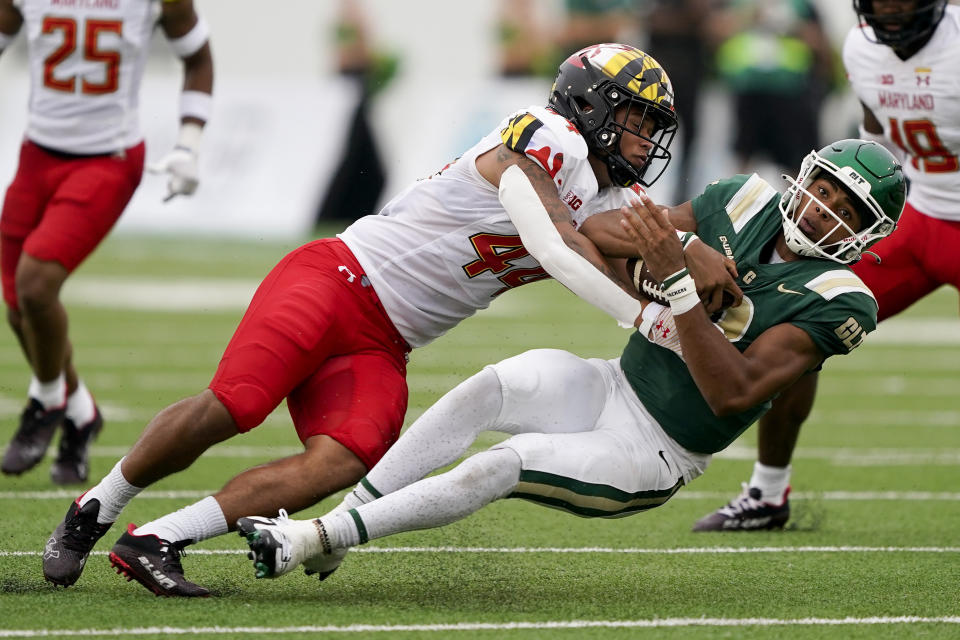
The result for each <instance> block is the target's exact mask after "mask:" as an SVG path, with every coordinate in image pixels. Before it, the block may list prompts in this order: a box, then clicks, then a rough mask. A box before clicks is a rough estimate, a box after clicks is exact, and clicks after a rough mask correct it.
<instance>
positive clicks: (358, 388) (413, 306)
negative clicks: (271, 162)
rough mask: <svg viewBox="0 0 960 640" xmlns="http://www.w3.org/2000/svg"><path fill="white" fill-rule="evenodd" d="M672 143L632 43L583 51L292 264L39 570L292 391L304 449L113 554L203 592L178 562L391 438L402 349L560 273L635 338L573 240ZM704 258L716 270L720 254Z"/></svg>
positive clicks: (611, 292)
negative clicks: (473, 136) (471, 142)
mask: <svg viewBox="0 0 960 640" xmlns="http://www.w3.org/2000/svg"><path fill="white" fill-rule="evenodd" d="M675 131H676V117H675V114H674V108H673V91H672V88H671V86H670V81H669V79H668V77H667V75H666V73H665V72H664V70H663V69H662V68H661V67H660V65H659V64H657V62H656V61H655V60H653V59H652V58H651V57H650V56H648V55H646V54H645V53H643V52H642V51H639V50H637V49H635V48H633V47H629V46H624V45H598V46H595V47H590V48H587V49H584V50H583V51H581V52H579V53H577V54H575V55H573V56H571V57H570V58H569V59H568V60H567V61H565V62H564V63H563V64H562V65H561V67H560V71H559V73H558V76H557V80H556V84H555V89H554V91H553V92H552V94H551V96H550V104H549V107H548V108H542V107H530V108H529V109H524V110H521V111H519V112H517V113H515V114H513V115H511V116H509V117H508V118H506V119H505V120H504V121H503V122H502V123H501V124H500V126H498V127H497V128H496V129H495V130H494V131H492V132H491V133H490V134H489V135H487V136H485V137H484V138H483V139H482V140H481V141H480V142H479V143H477V144H476V145H475V146H474V147H473V148H471V149H469V150H467V151H466V152H465V153H464V154H463V155H462V156H461V157H460V159H458V160H457V161H455V162H453V163H451V164H449V165H447V166H446V167H444V168H443V169H442V170H440V171H439V172H438V173H436V174H435V175H433V176H431V177H430V178H428V179H425V180H420V181H418V182H416V183H415V184H413V185H411V186H410V187H408V188H407V189H406V190H405V191H403V192H401V193H400V194H399V195H398V196H396V197H395V198H394V199H393V200H392V201H390V202H389V203H388V204H387V205H386V206H385V207H384V209H383V210H382V211H381V212H380V214H379V215H374V216H366V217H364V218H361V219H360V220H358V221H357V222H355V223H354V224H352V225H351V226H350V227H349V228H348V229H347V230H346V231H344V233H343V234H341V236H340V237H339V238H338V239H325V240H319V241H316V242H312V243H309V244H307V245H305V246H303V247H301V248H299V249H297V250H294V251H293V252H291V253H290V254H289V255H288V256H287V257H285V258H284V259H283V260H282V261H281V262H280V264H279V265H278V266H277V267H275V268H274V269H273V271H272V272H271V273H270V274H269V275H268V276H267V278H266V279H265V280H264V282H263V283H262V284H261V286H260V288H259V289H258V291H257V293H256V294H255V295H254V298H253V300H252V301H251V303H250V306H249V308H248V309H247V312H246V314H245V315H244V318H243V319H242V320H241V322H240V325H239V327H238V328H237V331H236V332H235V333H234V336H233V338H232V339H231V341H230V343H229V344H228V346H227V348H226V351H225V353H224V355H223V358H222V360H221V362H220V366H219V368H218V370H217V372H216V374H215V375H214V378H213V381H212V382H211V383H210V386H209V388H208V389H206V390H205V391H203V392H201V393H200V394H198V395H196V396H194V397H191V398H187V399H185V400H183V401H181V402H179V403H176V404H174V405H172V406H170V407H168V408H166V409H164V410H163V411H161V412H160V413H159V414H158V415H157V416H156V417H155V418H154V419H153V420H152V421H151V423H150V424H149V425H147V428H146V430H145V431H144V432H143V434H142V435H141V437H140V439H139V440H138V441H137V443H136V444H134V446H133V448H132V449H131V450H130V452H129V453H128V454H127V456H126V457H125V458H123V459H122V460H121V461H120V462H118V463H117V464H116V466H115V467H114V468H113V470H112V471H111V472H110V473H109V474H108V475H107V476H106V477H105V478H104V479H103V480H102V481H101V482H100V483H99V484H98V485H97V486H95V487H94V488H93V489H91V490H90V491H88V492H86V493H84V494H83V495H82V496H80V497H79V498H78V499H77V500H76V501H75V502H74V503H73V504H71V506H70V508H69V510H68V512H67V515H66V517H65V519H64V522H62V523H61V524H60V525H59V526H58V527H57V528H56V530H55V531H54V533H53V535H52V536H51V537H50V539H49V541H48V542H47V551H46V553H45V557H44V575H45V576H46V578H47V579H48V580H50V581H52V582H54V583H56V584H63V585H69V584H72V583H73V582H75V581H76V580H77V579H78V577H79V576H80V572H81V571H82V569H83V564H84V562H85V560H86V557H87V554H88V553H89V551H90V549H91V548H92V547H93V545H94V543H95V542H96V540H97V539H98V538H99V537H101V536H102V535H103V534H104V533H105V532H106V530H107V528H108V527H109V526H110V524H111V523H112V522H113V521H114V520H115V519H116V518H117V516H118V515H119V513H120V511H121V509H122V508H123V507H124V506H125V505H126V504H127V503H128V502H129V501H130V500H131V499H132V498H133V497H134V496H135V495H136V494H137V493H138V492H139V491H141V490H142V489H143V488H144V487H146V486H148V485H150V484H152V483H153V482H156V481H157V480H159V479H161V478H163V477H165V476H167V475H169V474H171V473H174V472H176V471H179V470H181V469H184V468H186V467H188V466H189V465H190V464H191V463H193V461H194V460H195V459H196V458H197V457H199V456H200V455H201V454H202V453H203V451H205V450H206V449H207V448H209V447H210V446H211V445H213V444H215V443H217V442H220V441H222V440H225V439H227V438H230V437H232V436H234V435H236V434H237V433H238V432H239V433H242V432H245V431H249V430H250V429H253V428H254V427H256V426H257V425H259V424H260V423H261V422H262V421H263V420H264V418H266V416H267V415H268V414H269V413H270V412H271V411H273V409H274V408H276V407H277V405H279V404H280V402H281V401H282V400H283V399H284V398H286V400H287V407H288V409H289V411H290V415H291V417H292V419H293V423H294V426H295V427H296V429H297V433H298V435H299V437H300V439H301V441H302V442H303V444H304V452H303V453H301V454H298V455H294V456H291V457H289V458H285V459H282V460H276V461H273V462H270V463H267V464H264V465H261V466H258V467H255V468H253V469H250V470H248V471H245V472H243V473H241V474H239V475H238V476H236V477H234V478H233V479H232V480H230V481H229V482H228V483H227V484H226V485H225V486H224V488H223V489H221V490H220V491H219V492H217V493H216V494H215V495H214V496H211V497H208V498H205V499H203V500H201V501H200V502H198V503H196V504H194V505H191V506H189V507H186V508H184V509H182V510H180V511H178V512H176V513H173V514H168V515H167V516H164V517H162V518H160V519H158V520H156V521H153V522H150V523H147V524H146V525H144V526H142V527H139V528H137V527H135V526H134V525H131V526H130V528H129V530H128V532H127V533H125V534H124V535H123V536H122V537H121V538H120V541H119V542H118V543H117V544H116V545H115V546H114V548H113V551H112V553H111V555H110V559H111V562H112V563H113V564H114V566H115V567H117V569H118V570H119V571H122V572H123V573H125V574H126V575H127V576H130V577H133V578H136V579H137V580H138V581H139V582H141V583H142V584H143V585H145V586H146V587H147V588H148V589H150V590H152V591H154V592H155V593H157V594H160V595H181V596H202V595H206V594H207V590H206V589H204V588H203V587H200V586H198V585H196V584H194V583H192V582H189V581H187V580H186V579H185V578H184V576H183V573H182V566H181V565H180V562H179V558H178V555H177V554H178V551H180V550H181V549H182V548H183V547H184V546H186V545H187V544H190V543H191V542H198V541H200V540H204V539H207V538H210V537H213V536H216V535H220V534H223V533H226V532H227V531H228V530H229V529H231V528H233V526H234V524H235V522H236V520H237V518H239V517H241V516H243V515H246V514H248V513H257V514H261V515H275V514H277V513H278V511H279V509H281V508H282V509H287V510H290V511H297V510H300V509H304V508H306V507H308V506H311V505H313V504H315V503H316V502H318V501H319V500H321V499H322V498H324V497H326V496H328V495H329V494H331V493H333V492H334V491H338V490H340V489H342V488H344V487H347V486H350V485H352V484H355V483H356V482H357V481H358V480H359V479H360V478H361V477H362V476H363V475H364V474H365V473H366V471H367V470H368V469H370V468H372V467H373V465H374V464H375V463H376V462H377V460H379V459H380V457H381V456H382V455H383V453H384V452H385V451H386V450H387V449H388V448H389V447H390V446H391V445H392V444H393V443H394V441H395V440H396V438H397V436H398V435H399V432H400V428H401V426H402V423H403V416H404V413H405V411H406V406H407V386H406V380H405V375H406V357H407V353H408V352H409V351H410V349H411V348H413V347H420V346H423V345H425V344H427V343H429V342H431V341H432V340H434V339H435V338H437V337H439V336H440V335H442V334H443V333H445V332H446V331H447V330H449V329H450V328H451V327H453V326H454V325H456V324H457V323H458V322H459V321H460V320H462V319H463V318H466V317H468V316H470V315H472V314H473V313H475V312H476V311H477V310H478V309H482V308H485V307H486V306H488V305H489V304H490V302H491V301H492V299H493V298H494V297H496V296H497V295H499V294H500V293H502V292H504V291H506V290H508V289H511V288H514V287H518V286H520V285H523V284H526V283H528V282H533V281H536V280H542V279H544V278H547V277H549V276H551V275H552V276H554V277H555V278H557V279H558V280H559V281H560V282H562V283H563V284H564V285H566V286H567V287H568V288H570V289H571V290H573V291H574V292H575V293H577V294H578V295H580V296H581V297H583V298H584V299H586V300H587V301H589V302H591V303H593V304H595V305H597V306H598V307H599V308H601V309H603V310H605V311H607V312H608V313H609V314H610V315H612V316H613V317H615V318H616V319H617V320H618V321H620V322H621V323H622V324H623V325H625V326H627V327H630V326H633V325H634V323H635V322H636V321H637V319H638V316H639V314H640V309H641V306H640V302H639V301H638V300H637V299H636V298H634V297H632V295H631V294H628V293H627V291H625V290H624V289H623V288H621V286H620V285H618V284H615V283H614V281H613V280H611V277H613V272H612V271H611V269H610V268H609V266H608V265H607V263H606V262H605V261H604V259H603V257H602V256H601V254H600V253H599V251H598V249H597V246H595V245H594V243H593V242H591V241H590V240H588V239H587V238H586V236H584V235H583V234H582V233H580V232H579V231H578V230H577V228H578V227H579V226H580V225H581V224H582V223H583V222H584V221H585V220H586V219H587V218H589V217H591V216H593V215H594V214H596V213H598V212H602V211H610V210H612V209H617V208H618V207H620V206H621V205H623V204H626V203H627V202H630V201H633V200H635V199H636V198H637V197H638V196H637V192H636V191H634V189H632V188H630V187H635V188H637V189H638V190H639V187H637V186H636V185H638V184H643V185H646V184H650V183H651V182H652V181H653V180H655V179H656V177H657V175H658V170H656V161H657V160H659V161H661V162H665V161H667V160H669V150H668V147H669V144H670V142H671V141H672V139H673V136H674V133H675ZM651 167H653V168H654V171H651ZM648 174H649V175H648ZM613 213H614V214H615V212H613ZM611 219H612V220H613V225H612V226H613V229H616V218H613V217H611ZM614 235H616V234H611V236H610V238H608V239H607V242H606V244H604V243H603V242H601V244H604V246H602V247H601V248H603V249H605V250H607V251H608V252H612V251H625V250H630V249H632V250H633V253H634V254H635V253H636V249H635V247H634V246H633V243H632V242H630V241H629V240H628V239H626V238H625V235H624V234H623V233H619V238H617V237H613V236H614ZM697 244H698V245H699V243H697ZM698 248H702V249H707V248H706V247H705V246H702V247H700V246H698ZM708 251H709V252H710V254H712V256H714V257H715V258H716V262H715V263H714V264H715V265H718V266H719V269H717V271H718V272H719V273H720V275H723V276H726V272H725V269H724V268H723V265H722V258H721V257H720V256H719V254H717V253H716V252H714V251H712V250H708ZM608 276H609V277H608ZM718 282H719V280H718ZM624 286H626V285H624ZM733 286H734V288H735V285H733ZM156 568H162V570H159V569H156Z"/></svg>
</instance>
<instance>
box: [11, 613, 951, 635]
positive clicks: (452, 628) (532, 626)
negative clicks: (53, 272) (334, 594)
mask: <svg viewBox="0 0 960 640" xmlns="http://www.w3.org/2000/svg"><path fill="white" fill-rule="evenodd" d="M918 623H926V624H960V616H939V617H934V616H896V617H866V618H854V617H846V618H660V619H652V620H547V621H543V622H459V623H454V624H391V625H377V624H350V625H342V626H341V625H304V626H287V627H267V626H257V627H173V626H163V627H130V628H119V629H117V628H113V629H0V638H42V637H49V636H81V637H86V636H143V635H166V634H170V635H227V634H250V635H265V634H271V635H272V634H288V633H291V634H292V633H297V634H303V633H313V634H317V633H375V632H386V633H390V632H402V631H421V632H424V631H438V632H443V633H455V632H458V631H525V630H538V629H597V628H603V629H659V628H672V627H727V628H729V627H734V628H736V627H797V626H803V627H835V626H861V625H907V624H918Z"/></svg>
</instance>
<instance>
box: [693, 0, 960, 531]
mask: <svg viewBox="0 0 960 640" xmlns="http://www.w3.org/2000/svg"><path fill="white" fill-rule="evenodd" d="M853 7H854V10H855V11H856V12H857V15H858V16H859V17H860V19H861V21H862V24H860V25H859V26H857V27H854V28H853V29H851V31H850V32H849V33H848V34H847V38H846V41H845V42H844V46H843V62H844V66H845V67H846V69H847V76H848V77H849V78H850V84H851V85H852V87H853V90H854V92H855V93H856V94H857V97H858V98H859V99H860V102H861V103H862V104H863V123H862V125H861V136H862V137H864V138H868V139H872V140H876V141H877V142H880V143H882V144H885V145H887V146H888V147H889V148H890V149H891V150H893V151H894V152H896V153H899V154H901V157H902V158H904V172H905V173H906V176H907V178H908V179H909V180H910V193H909V197H908V199H907V205H906V208H905V209H904V212H903V216H902V218H901V219H900V224H899V230H898V231H897V233H896V234H894V235H893V236H891V237H890V238H889V239H887V240H884V241H883V242H881V243H879V244H878V245H877V246H876V247H875V248H874V252H875V253H876V256H871V255H867V256H865V257H864V258H863V260H861V261H860V262H858V263H856V264H855V265H853V270H854V271H855V272H856V273H857V275H859V276H860V278H862V279H863V281H864V283H866V284H867V286H869V287H870V289H871V290H872V291H873V293H874V295H875V296H876V298H877V304H878V305H879V308H880V310H879V313H878V318H879V319H880V320H883V319H884V318H889V317H890V316H892V315H896V314H898V313H900V312H901V311H903V310H904V309H906V308H907V307H909V306H910V305H911V304H913V303H914V302H916V301H917V300H919V299H920V298H923V297H924V296H926V295H927V294H928V293H930V292H932V291H934V290H935V289H937V288H938V287H939V286H940V285H942V284H952V285H953V286H954V287H960V65H958V64H957V61H958V60H960V7H955V6H947V2H946V0H872V1H871V0H854V2H853ZM816 384H817V373H816V372H812V373H810V374H809V375H807V376H804V377H803V378H801V379H800V380H799V381H798V383H797V384H796V385H794V386H793V387H792V388H790V389H789V390H787V391H785V392H784V393H783V394H781V396H780V397H779V398H778V399H777V400H776V401H775V402H774V404H773V408H772V409H771V411H770V412H769V413H768V414H766V415H765V416H764V417H763V418H762V419H761V420H760V424H759V430H758V434H757V440H758V460H757V462H756V464H755V465H754V470H753V475H752V476H751V478H750V482H749V483H748V484H745V485H744V489H743V492H742V493H741V494H740V496H738V497H737V498H735V499H734V500H732V501H731V502H730V503H729V504H727V505H726V506H724V507H722V508H721V509H719V510H718V511H716V512H714V513H711V514H709V515H707V516H705V517H704V518H702V519H701V520H699V521H698V522H697V523H696V524H695V525H694V530H695V531H727V530H762V529H773V528H780V527H783V526H784V524H785V523H786V522H787V520H788V518H789V517H790V503H789V500H788V498H787V496H788V495H789V492H790V471H791V468H790V459H791V458H792V456H793V450H794V447H795V445H796V442H797V435H798V434H799V432H800V426H801V425H802V424H803V421H804V420H806V418H807V416H808V415H809V414H810V410H811V408H812V407H813V400H814V395H815V392H816Z"/></svg>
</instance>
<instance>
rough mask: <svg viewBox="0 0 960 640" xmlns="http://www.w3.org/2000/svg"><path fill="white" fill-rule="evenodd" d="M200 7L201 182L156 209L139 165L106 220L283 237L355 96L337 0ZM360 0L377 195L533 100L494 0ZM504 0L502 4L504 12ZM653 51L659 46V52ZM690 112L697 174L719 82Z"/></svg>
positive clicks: (6, 102) (170, 112) (698, 176)
mask: <svg viewBox="0 0 960 640" xmlns="http://www.w3.org/2000/svg"><path fill="white" fill-rule="evenodd" d="M196 4H197V6H198V8H199V10H200V11H202V13H203V14H204V16H205V17H206V18H207V20H208V21H209V23H210V25H211V29H212V43H213V50H214V57H215V62H216V73H217V77H216V87H215V110H214V115H213V117H212V119H211V121H210V124H209V125H208V127H207V131H206V133H205V135H204V141H203V148H202V153H201V175H202V182H201V188H200V191H199V192H198V193H197V194H196V196H195V197H194V198H192V199H190V198H183V199H178V200H176V201H174V202H172V203H170V204H168V205H162V204H161V203H160V201H161V199H162V194H163V189H164V186H163V180H161V179H160V178H157V177H154V176H149V175H148V176H147V177H146V178H145V179H144V181H143V184H142V185H141V187H140V189H139V191H138V193H137V195H136V196H135V198H134V201H133V202H132V204H131V206H130V207H129V208H128V210H127V212H126V214H125V215H124V216H123V218H122V219H121V222H120V224H119V227H118V230H119V231H121V232H131V231H148V232H181V231H185V232H205V233H212V234H224V233H227V234H231V235H236V234H241V235H253V236H256V237H263V236H273V237H281V238H291V237H297V236H301V235H303V234H305V233H308V232H309V230H310V228H311V226H312V223H313V217H314V213H315V211H316V209H317V207H318V204H319V202H320V199H321V198H322V197H323V195H324V193H325V191H326V188H327V186H328V184H329V182H330V178H331V173H332V172H333V171H334V169H335V168H336V164H335V163H336V162H337V160H338V158H339V153H340V149H341V147H342V145H343V143H344V137H345V135H346V133H347V131H348V125H349V119H350V117H351V114H352V108H353V106H354V104H355V102H356V100H357V93H358V89H357V86H356V84H355V83H353V82H351V81H349V80H347V79H344V78H343V77H342V76H340V75H339V74H337V69H336V56H335V53H334V44H335V43H334V38H335V36H334V34H335V31H336V26H335V25H336V22H337V18H338V3H337V2H316V1H314V0H284V1H283V2H279V3H273V4H271V5H269V6H265V5H263V4H262V3H255V2H253V1H252V0H231V1H230V2H221V1H217V0H197V1H196ZM359 4H360V5H361V6H362V8H363V10H364V11H365V14H366V18H367V22H368V25H369V29H370V32H371V39H372V40H374V41H375V43H376V46H377V47H378V48H382V49H383V50H385V51H388V52H390V53H391V54H392V55H395V56H396V58H397V59H398V61H399V67H398V71H397V75H396V78H395V79H394V80H393V81H392V82H391V83H390V84H389V85H388V86H387V87H386V88H385V89H384V91H383V92H382V95H379V96H378V97H377V99H376V100H375V101H374V103H373V105H372V111H371V124H372V127H373V129H374V133H375V136H376V139H377V141H378V145H379V147H380V150H381V153H382V156H383V164H384V168H385V171H386V176H387V185H386V187H385V189H384V191H383V194H382V199H381V201H383V198H388V197H390V196H391V195H392V194H394V193H396V192H397V191H398V190H399V189H400V188H402V187H403V186H404V185H406V184H407V183H409V182H410V181H412V180H415V179H417V178H419V177H423V176H425V175H429V174H430V173H432V172H434V171H436V170H437V169H439V168H440V167H442V166H443V165H444V164H445V163H446V162H447V161H448V160H451V159H453V158H455V157H456V156H457V155H459V154H460V153H461V152H462V151H463V150H465V149H466V148H467V147H469V146H470V145H471V144H472V143H473V142H474V141H475V139H478V138H479V136H481V135H483V134H484V133H486V132H487V131H488V130H489V129H490V128H492V127H493V126H495V125H496V124H497V123H498V122H499V121H500V120H501V119H502V118H503V117H504V116H505V115H506V114H507V113H509V112H511V111H513V110H515V109H517V108H520V107H521V106H525V105H528V104H543V103H545V100H546V95H547V92H548V90H549V86H550V80H548V79H546V78H545V77H533V78H531V77H526V78H523V77H521V78H516V77H513V78H503V77H501V76H500V74H499V73H498V54H499V52H498V36H497V30H498V22H499V20H500V17H501V3H498V2H493V1H490V2H444V1H442V0H406V1H404V2H393V1H392V0H367V1H365V2H364V1H362V2H360V3H359ZM510 4H511V3H510V2H503V3H502V5H503V6H506V7H507V9H506V11H509V6H510ZM515 4H516V5H517V6H519V5H521V4H528V5H529V6H530V11H531V12H532V13H533V14H534V18H535V19H536V20H538V21H540V22H541V23H542V25H541V26H542V28H543V29H545V30H547V31H549V30H550V29H554V30H559V29H561V28H562V25H563V22H564V15H565V4H564V2H563V0H532V2H517V3H515ZM637 4H638V5H643V4H644V1H643V0H640V1H639V2H638V3H637ZM815 4H816V6H817V8H818V10H819V11H820V12H821V14H822V21H823V23H824V27H825V29H826V31H827V32H828V34H829V35H830V38H831V41H832V43H833V45H834V47H835V48H838V47H839V45H840V43H841V42H842V38H843V35H844V33H845V32H846V30H847V29H848V28H849V27H850V26H851V25H852V24H853V23H854V15H853V11H852V10H851V8H850V5H849V2H846V1H842V2H841V1H839V0H816V2H815ZM622 36H623V37H624V39H625V41H626V39H629V40H630V41H637V42H639V43H640V44H641V47H642V48H643V47H645V46H646V45H645V44H644V40H645V35H644V30H643V24H642V21H641V20H637V21H634V22H630V21H625V22H624V24H623V29H622ZM167 49H168V46H167V44H166V42H165V41H164V40H163V38H162V36H159V35H158V36H157V37H156V38H155V42H154V54H155V55H153V56H152V57H151V60H150V64H149V67H148V70H147V74H146V76H145V78H144V82H143V90H142V94H141V105H142V124H143V128H144V131H145V134H146V138H147V154H148V156H147V157H148V161H150V160H155V159H158V158H159V157H160V156H161V154H163V153H164V152H165V150H166V149H167V148H168V147H169V145H170V144H171V143H172V141H173V138H174V136H175V135H176V124H175V123H176V113H177V112H176V110H177V95H178V91H177V87H178V86H179V83H180V80H181V76H180V67H179V64H178V63H177V61H176V60H175V59H174V58H173V56H171V55H170V54H169V52H168V51H167ZM651 53H652V54H653V55H654V57H656V52H655V51H651ZM25 60H26V52H25V45H24V42H23V38H19V39H18V40H17V42H16V44H15V45H14V46H13V47H12V48H11V49H10V50H9V51H7V52H5V53H4V55H3V56H2V58H0V86H2V87H3V91H2V99H0V123H2V126H0V184H3V185H6V184H8V183H9V180H10V178H11V177H12V176H13V173H14V171H15V168H16V159H17V152H18V147H19V140H20V137H21V135H22V132H23V129H24V122H25V118H26V99H27V92H28V88H27V74H26V71H25ZM668 72H669V68H668ZM824 110H825V111H826V112H828V116H827V117H825V118H824V119H823V126H824V129H825V131H824V132H823V135H822V136H821V137H822V138H823V139H824V140H826V139H828V138H839V137H844V136H847V135H849V134H851V133H852V132H853V131H855V127H856V123H857V118H859V108H858V106H857V105H856V101H855V99H853V98H852V97H851V96H850V95H849V91H846V90H841V91H838V92H836V93H835V94H832V95H831V96H830V97H829V99H828V101H827V103H826V105H825V107H824ZM700 111H701V113H700V117H699V123H700V132H701V135H700V139H699V140H698V141H697V143H696V146H695V150H694V153H695V156H696V160H695V162H694V167H695V172H694V175H693V176H692V177H691V184H693V185H703V184H705V183H706V182H709V181H711V180H713V179H715V178H716V177H718V176H720V175H725V174H726V173H728V172H729V171H730V170H731V169H732V168H733V163H732V158H731V157H730V152H729V147H730V144H729V135H730V131H731V121H730V105H729V100H728V96H727V95H726V94H725V93H724V91H723V89H722V88H721V87H720V86H719V85H718V84H716V83H711V84H708V85H707V87H706V95H705V97H704V99H703V100H702V102H701V109H700ZM681 135H682V134H681ZM812 146H813V143H811V147H812ZM677 147H678V145H677V144H675V145H674V149H675V150H676V149H677ZM672 175H673V174H672V173H671V171H668V172H667V175H666V176H665V177H664V179H663V180H662V181H661V182H660V183H658V184H657V185H655V187H654V192H653V193H654V195H655V196H660V200H662V201H667V200H668V199H669V198H668V197H667V196H668V195H669V194H671V193H672V191H671V189H672V182H671V180H672Z"/></svg>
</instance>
